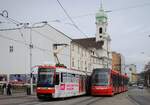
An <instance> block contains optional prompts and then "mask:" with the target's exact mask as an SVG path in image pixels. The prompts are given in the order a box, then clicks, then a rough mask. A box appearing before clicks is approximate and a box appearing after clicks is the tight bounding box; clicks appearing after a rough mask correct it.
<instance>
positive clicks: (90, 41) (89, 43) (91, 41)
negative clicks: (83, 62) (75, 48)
mask: <svg viewBox="0 0 150 105" xmlns="http://www.w3.org/2000/svg"><path fill="white" fill-rule="evenodd" d="M72 42H75V43H78V44H80V45H81V46H83V47H85V48H96V49H98V48H102V46H103V44H104V42H96V38H95V37H92V38H83V39H73V40H72Z"/></svg>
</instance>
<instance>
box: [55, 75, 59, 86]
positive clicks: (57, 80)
mask: <svg viewBox="0 0 150 105" xmlns="http://www.w3.org/2000/svg"><path fill="white" fill-rule="evenodd" d="M55 84H56V85H59V74H56V83H55Z"/></svg>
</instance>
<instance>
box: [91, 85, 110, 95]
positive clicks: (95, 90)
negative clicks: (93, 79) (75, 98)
mask: <svg viewBox="0 0 150 105" xmlns="http://www.w3.org/2000/svg"><path fill="white" fill-rule="evenodd" d="M91 91H92V95H113V92H112V88H111V87H92V90H91Z"/></svg>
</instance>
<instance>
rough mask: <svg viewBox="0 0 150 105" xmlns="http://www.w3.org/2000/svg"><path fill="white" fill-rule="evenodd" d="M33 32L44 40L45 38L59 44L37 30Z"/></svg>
mask: <svg viewBox="0 0 150 105" xmlns="http://www.w3.org/2000/svg"><path fill="white" fill-rule="evenodd" d="M32 31H34V32H36V33H38V34H39V35H40V36H42V37H43V38H45V39H47V40H49V41H52V42H55V43H57V41H56V40H53V39H51V38H50V37H48V36H46V35H44V34H43V33H41V32H39V31H37V30H32Z"/></svg>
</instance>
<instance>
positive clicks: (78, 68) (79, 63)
mask: <svg viewBox="0 0 150 105" xmlns="http://www.w3.org/2000/svg"><path fill="white" fill-rule="evenodd" d="M78 69H80V62H79V60H78Z"/></svg>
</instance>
